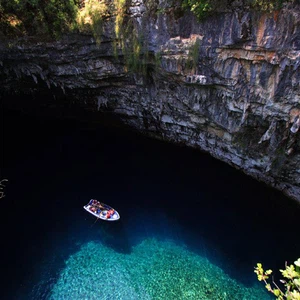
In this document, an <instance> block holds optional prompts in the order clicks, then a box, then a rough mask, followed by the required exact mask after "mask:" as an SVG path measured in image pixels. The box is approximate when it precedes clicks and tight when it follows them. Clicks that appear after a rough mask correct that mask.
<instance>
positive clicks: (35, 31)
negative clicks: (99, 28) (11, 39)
mask: <svg viewBox="0 0 300 300" xmlns="http://www.w3.org/2000/svg"><path fill="white" fill-rule="evenodd" d="M78 6H79V3H78V0H48V1H44V0H2V1H1V2H0V31H1V32H2V33H3V34H5V35H14V36H15V35H44V34H47V35H49V36H53V37H56V36H58V35H60V34H61V33H62V32H65V31H68V30H71V29H73V28H74V27H75V26H76V15H77V11H78Z"/></svg>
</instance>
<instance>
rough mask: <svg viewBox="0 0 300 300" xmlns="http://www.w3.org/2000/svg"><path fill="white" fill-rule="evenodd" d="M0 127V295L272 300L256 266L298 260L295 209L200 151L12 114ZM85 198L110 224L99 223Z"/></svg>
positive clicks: (73, 123)
mask: <svg viewBox="0 0 300 300" xmlns="http://www.w3.org/2000/svg"><path fill="white" fill-rule="evenodd" d="M3 124H4V127H3V128H4V130H3V134H4V137H2V140H3V149H4V154H3V159H2V165H3V168H1V169H2V171H1V177H2V178H3V177H6V178H8V179H9V183H8V185H7V188H6V197H5V198H4V199H2V200H0V201H1V252H0V254H1V270H2V279H1V281H2V284H1V286H2V289H1V297H0V298H1V299H54V300H58V299H73V300H75V299H78V300H79V299H80V300H81V299H231V300H232V299H237V300H240V299H245V300H249V299H260V300H263V299H270V295H269V294H268V293H267V292H265V289H264V285H263V284H262V283H260V282H258V281H257V279H256V277H255V274H254V272H253V269H254V266H255V265H256V263H257V262H263V264H264V265H265V266H266V268H273V269H274V270H277V269H279V268H283V267H284V263H285V261H288V262H293V261H294V260H295V259H296V258H297V257H299V256H300V241H299V239H298V238H297V236H298V235H299V233H298V232H297V231H298V229H299V219H300V209H299V205H297V204H296V203H295V202H294V201H292V200H290V199H288V198H286V197H284V196H283V195H282V194H281V193H279V192H278V191H275V190H273V189H270V188H268V187H267V186H265V185H264V184H262V183H259V182H257V181H255V180H253V179H251V178H250V177H248V176H246V175H244V174H243V173H241V172H239V171H237V170H235V169H233V168H231V167H229V166H228V165H226V164H224V163H222V162H219V161H216V160H215V159H213V158H212V157H210V156H209V155H207V154H205V153H202V152H199V151H195V150H193V149H187V148H185V147H179V146H175V145H172V144H167V143H163V142H160V141H157V140H151V139H149V138H146V137H142V136H141V135H138V134H135V133H133V132H129V131H123V130H121V129H120V128H110V127H109V126H104V125H96V124H89V123H85V122H81V123H80V122H76V121H71V120H69V121H67V120H66V121H59V120H55V119H42V118H36V117H34V116H25V115H20V113H18V112H12V111H6V112H5V114H4V121H3ZM91 198H96V199H98V200H100V201H102V202H104V203H107V204H109V205H111V206H113V207H114V208H115V209H117V210H118V211H119V213H120V215H121V219H120V221H118V222H105V221H101V220H98V221H97V219H95V218H94V217H93V216H92V215H90V214H89V213H87V212H86V211H85V210H84V209H83V205H84V204H86V203H87V202H88V201H89V199H91ZM279 278H280V276H279V274H278V273H275V279H278V280H279Z"/></svg>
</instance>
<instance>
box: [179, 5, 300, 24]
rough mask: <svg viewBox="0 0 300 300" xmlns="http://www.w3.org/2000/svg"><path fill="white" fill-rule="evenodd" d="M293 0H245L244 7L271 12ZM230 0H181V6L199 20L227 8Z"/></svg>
mask: <svg viewBox="0 0 300 300" xmlns="http://www.w3.org/2000/svg"><path fill="white" fill-rule="evenodd" d="M294 1H295V0H245V2H244V8H245V9H253V10H256V11H266V12H272V11H274V10H278V9H280V8H282V5H283V4H284V3H286V2H294ZM231 2H232V1H230V0H223V1H221V0H183V1H182V7H183V8H184V9H187V10H190V11H191V12H193V14H194V15H195V16H196V17H197V19H198V20H201V19H203V18H205V17H206V16H208V14H209V13H211V14H214V13H216V12H218V11H222V9H226V8H227V9H228V8H229V7H230V5H231Z"/></svg>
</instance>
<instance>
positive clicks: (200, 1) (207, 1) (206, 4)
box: [182, 0, 212, 20]
mask: <svg viewBox="0 0 300 300" xmlns="http://www.w3.org/2000/svg"><path fill="white" fill-rule="evenodd" d="M182 7H183V8H185V9H189V10H190V11H191V12H193V13H194V15H195V16H196V17H197V18H198V20H200V19H202V18H203V17H205V16H206V15H207V13H208V12H209V11H211V10H212V0H183V1H182Z"/></svg>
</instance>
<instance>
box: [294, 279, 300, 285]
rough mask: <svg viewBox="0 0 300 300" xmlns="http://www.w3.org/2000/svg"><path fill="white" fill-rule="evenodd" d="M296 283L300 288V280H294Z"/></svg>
mask: <svg viewBox="0 0 300 300" xmlns="http://www.w3.org/2000/svg"><path fill="white" fill-rule="evenodd" d="M294 283H295V284H296V285H297V286H299V287H300V279H294Z"/></svg>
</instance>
